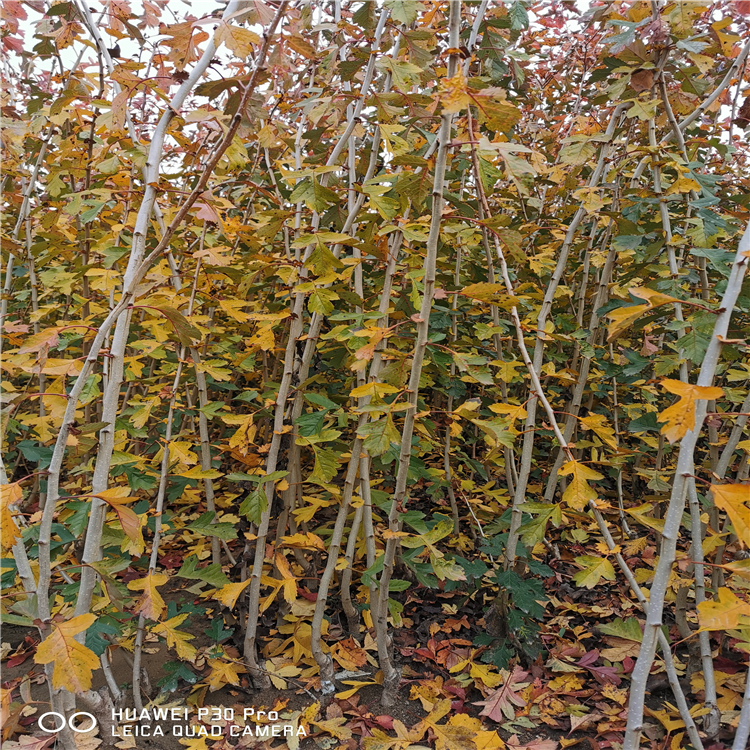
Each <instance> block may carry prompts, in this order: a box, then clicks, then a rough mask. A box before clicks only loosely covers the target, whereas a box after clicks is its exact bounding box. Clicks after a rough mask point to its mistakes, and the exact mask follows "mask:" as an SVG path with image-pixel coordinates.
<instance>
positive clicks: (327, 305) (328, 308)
mask: <svg viewBox="0 0 750 750" xmlns="http://www.w3.org/2000/svg"><path fill="white" fill-rule="evenodd" d="M338 298H339V295H338V294H336V292H334V291H333V290H331V289H316V290H315V291H314V292H313V293H312V294H311V295H310V298H309V299H308V301H307V308H308V310H310V312H311V313H318V314H320V315H330V314H331V313H332V312H333V302H332V300H335V299H338Z"/></svg>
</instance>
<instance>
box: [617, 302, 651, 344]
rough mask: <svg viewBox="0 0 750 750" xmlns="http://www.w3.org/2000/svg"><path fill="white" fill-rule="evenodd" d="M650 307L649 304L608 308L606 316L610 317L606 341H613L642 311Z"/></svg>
mask: <svg viewBox="0 0 750 750" xmlns="http://www.w3.org/2000/svg"><path fill="white" fill-rule="evenodd" d="M650 309H651V308H650V307H649V305H631V306H630V307H618V308H616V309H615V310H610V311H609V312H608V313H607V317H608V318H609V319H610V324H609V328H608V329H607V341H609V342H610V343H611V342H612V341H614V340H615V339H616V338H618V337H619V336H620V334H621V333H622V332H623V331H625V330H627V329H628V328H630V326H632V325H633V323H635V321H636V320H638V318H640V317H641V315H643V313H645V312H646V311H647V310H650Z"/></svg>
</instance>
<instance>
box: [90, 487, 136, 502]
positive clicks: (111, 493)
mask: <svg viewBox="0 0 750 750" xmlns="http://www.w3.org/2000/svg"><path fill="white" fill-rule="evenodd" d="M95 497H99V498H101V499H102V500H104V502H106V503H109V504H110V505H120V504H122V503H132V502H133V500H137V499H138V498H137V497H135V496H133V495H131V494H130V487H127V486H123V487H110V488H109V489H106V490H102V491H101V492H97V493H96V495H95Z"/></svg>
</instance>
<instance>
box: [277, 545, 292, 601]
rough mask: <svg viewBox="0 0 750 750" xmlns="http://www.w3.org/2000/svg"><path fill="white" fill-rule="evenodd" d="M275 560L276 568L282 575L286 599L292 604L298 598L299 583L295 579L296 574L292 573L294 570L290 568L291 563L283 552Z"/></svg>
mask: <svg viewBox="0 0 750 750" xmlns="http://www.w3.org/2000/svg"><path fill="white" fill-rule="evenodd" d="M274 559H275V561H276V568H277V569H278V571H279V573H280V574H281V580H282V587H283V589H284V599H286V600H287V601H288V602H290V603H291V602H293V601H294V600H295V599H296V598H297V581H296V580H295V578H294V573H292V569H291V568H290V567H289V561H288V560H287V559H286V557H284V555H282V554H281V552H277V553H276V556H275V558H274Z"/></svg>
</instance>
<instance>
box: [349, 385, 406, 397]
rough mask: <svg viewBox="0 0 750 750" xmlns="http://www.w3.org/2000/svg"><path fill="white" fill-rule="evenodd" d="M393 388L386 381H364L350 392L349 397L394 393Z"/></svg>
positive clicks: (394, 389)
mask: <svg viewBox="0 0 750 750" xmlns="http://www.w3.org/2000/svg"><path fill="white" fill-rule="evenodd" d="M397 391H398V388H395V387H394V386H392V385H388V383H374V382H373V383H365V384H364V385H360V386H358V387H357V388H355V389H354V390H353V391H352V392H351V393H350V394H349V396H350V398H361V397H362V396H381V395H383V394H384V393H396V392H397Z"/></svg>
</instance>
